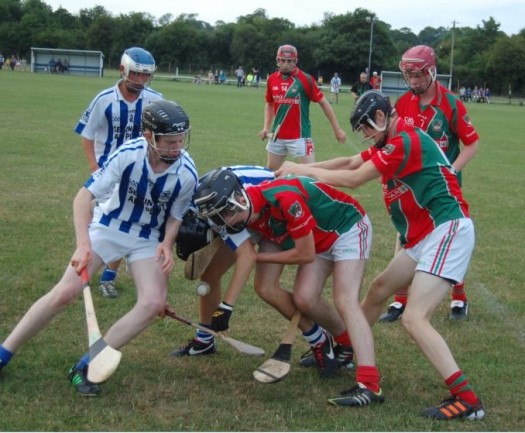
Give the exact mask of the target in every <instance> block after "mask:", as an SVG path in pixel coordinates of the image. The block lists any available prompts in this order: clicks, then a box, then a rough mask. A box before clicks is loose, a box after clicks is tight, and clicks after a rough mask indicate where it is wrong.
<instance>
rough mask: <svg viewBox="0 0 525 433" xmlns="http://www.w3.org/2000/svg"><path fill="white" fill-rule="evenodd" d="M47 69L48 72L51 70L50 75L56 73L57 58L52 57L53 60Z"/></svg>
mask: <svg viewBox="0 0 525 433" xmlns="http://www.w3.org/2000/svg"><path fill="white" fill-rule="evenodd" d="M47 67H48V70H49V73H50V74H54V73H55V71H56V62H55V58H54V57H51V60H50V61H49V63H48V65H47Z"/></svg>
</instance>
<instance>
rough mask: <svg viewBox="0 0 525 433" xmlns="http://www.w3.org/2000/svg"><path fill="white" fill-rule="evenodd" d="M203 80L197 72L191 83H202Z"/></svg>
mask: <svg viewBox="0 0 525 433" xmlns="http://www.w3.org/2000/svg"><path fill="white" fill-rule="evenodd" d="M202 83H203V81H202V78H201V76H200V75H199V74H197V75H195V77H193V84H202Z"/></svg>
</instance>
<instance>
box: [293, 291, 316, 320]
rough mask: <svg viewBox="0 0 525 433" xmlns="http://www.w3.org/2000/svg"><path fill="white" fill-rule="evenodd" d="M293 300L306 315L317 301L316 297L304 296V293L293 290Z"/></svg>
mask: <svg viewBox="0 0 525 433" xmlns="http://www.w3.org/2000/svg"><path fill="white" fill-rule="evenodd" d="M293 301H294V304H295V305H296V306H297V308H299V311H301V312H302V313H305V314H306V315H308V313H309V312H310V311H312V310H313V309H314V308H315V306H316V304H317V303H318V299H317V298H312V297H309V296H306V295H305V294H304V293H297V292H294V294H293Z"/></svg>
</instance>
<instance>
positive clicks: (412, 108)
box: [379, 45, 479, 322]
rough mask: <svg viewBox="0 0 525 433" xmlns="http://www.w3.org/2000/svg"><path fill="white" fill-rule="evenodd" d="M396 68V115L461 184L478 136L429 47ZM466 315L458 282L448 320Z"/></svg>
mask: <svg viewBox="0 0 525 433" xmlns="http://www.w3.org/2000/svg"><path fill="white" fill-rule="evenodd" d="M399 69H400V70H401V72H402V73H403V77H404V79H405V82H406V83H407V85H408V87H409V90H408V91H407V92H406V93H405V94H403V95H402V96H401V97H400V98H399V99H398V100H397V102H396V105H395V108H396V112H397V114H398V115H399V117H401V118H402V119H403V120H404V121H405V122H406V123H407V124H409V125H412V126H417V127H418V128H421V129H423V131H426V133H427V134H428V135H430V136H431V137H432V138H433V139H434V141H436V143H437V144H438V145H439V147H440V148H441V150H442V151H443V152H445V155H446V156H447V158H448V159H449V161H450V162H451V163H452V167H453V168H454V170H455V171H456V173H457V176H458V179H459V181H460V184H461V172H460V170H461V169H462V168H463V167H464V166H465V165H466V164H467V163H468V162H469V161H470V160H471V159H472V158H473V157H474V155H475V154H476V153H477V151H478V146H479V143H478V142H479V135H478V133H477V132H476V129H475V128H474V126H473V125H472V123H471V122H470V119H469V116H468V114H467V110H466V108H465V105H464V104H463V102H462V101H461V100H460V99H459V98H458V97H457V96H456V95H454V94H453V93H452V92H450V91H449V90H448V89H447V88H445V87H444V86H443V85H442V84H441V83H439V81H437V80H436V73H437V70H436V57H435V53H434V50H433V49H432V48H431V47H429V46H426V45H417V46H415V47H412V48H409V49H408V50H407V51H406V52H405V53H404V54H403V56H402V58H401V61H400V62H399ZM461 143H463V147H461V146H460V144H461ZM397 249H398V248H397ZM407 293H408V288H403V289H402V290H400V291H399V292H398V293H396V295H395V296H394V302H393V303H392V304H390V305H389V307H388V309H387V311H386V312H385V313H384V314H382V315H381V317H380V319H379V320H380V321H381V322H393V321H395V320H397V319H399V318H400V317H401V315H402V314H403V311H404V309H405V306H406V302H407ZM467 315H468V302H467V296H466V293H465V285H464V282H462V281H461V282H459V283H458V284H455V285H454V287H453V288H452V303H451V306H450V318H451V319H464V318H466V317H467Z"/></svg>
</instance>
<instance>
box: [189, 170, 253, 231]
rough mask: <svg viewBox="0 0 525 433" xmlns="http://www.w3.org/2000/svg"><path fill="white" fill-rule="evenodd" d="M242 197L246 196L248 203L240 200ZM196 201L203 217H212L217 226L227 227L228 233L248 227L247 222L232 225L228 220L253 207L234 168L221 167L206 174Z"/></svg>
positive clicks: (198, 189)
mask: <svg viewBox="0 0 525 433" xmlns="http://www.w3.org/2000/svg"><path fill="white" fill-rule="evenodd" d="M240 197H244V199H245V201H246V204H242V203H240V202H239V200H238V199H239V198H240ZM194 201H195V205H196V206H197V209H198V211H199V215H200V216H201V217H203V218H208V219H210V220H211V221H212V222H213V224H214V225H215V226H218V227H225V228H226V231H227V232H228V233H239V232H240V231H242V230H243V229H244V228H245V227H246V222H242V223H240V224H236V225H235V226H230V225H229V224H228V223H227V221H226V218H228V217H233V216H234V215H235V214H236V213H238V212H242V211H245V210H250V208H251V206H250V200H249V199H248V196H247V195H246V191H245V190H244V188H243V187H242V185H241V183H240V182H239V179H238V178H237V176H236V175H235V174H234V172H233V171H232V170H230V169H227V168H219V169H216V170H212V171H211V172H209V173H207V174H205V175H204V176H203V178H202V180H201V182H200V184H199V187H198V188H197V192H196V193H195V200H194ZM248 219H249V218H248ZM248 219H247V220H248ZM247 220H246V221H247Z"/></svg>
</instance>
